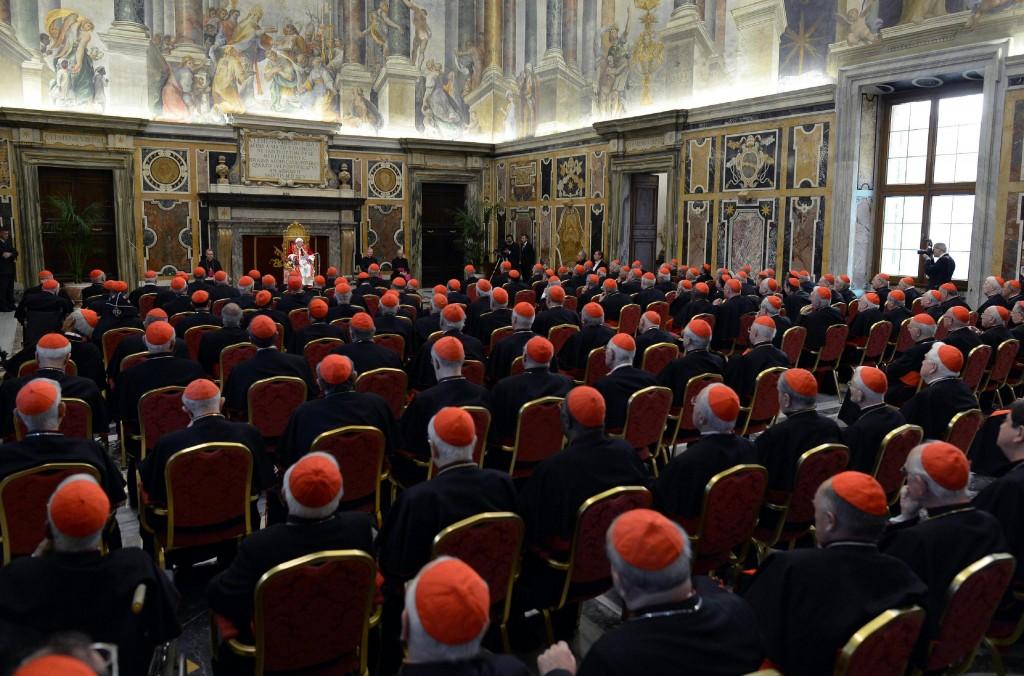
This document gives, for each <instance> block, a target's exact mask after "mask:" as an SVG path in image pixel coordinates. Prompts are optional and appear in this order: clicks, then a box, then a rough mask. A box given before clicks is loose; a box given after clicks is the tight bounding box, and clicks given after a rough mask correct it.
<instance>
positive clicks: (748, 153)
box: [722, 129, 779, 191]
mask: <svg viewBox="0 0 1024 676" xmlns="http://www.w3.org/2000/svg"><path fill="white" fill-rule="evenodd" d="M778 171H779V130H778V129H768V130H764V131H755V132H744V133H741V134H732V135H729V136H726V137H725V148H724V152H723V153H722V182H723V190H726V191H741V190H768V189H772V188H775V187H776V186H777V185H778Z"/></svg>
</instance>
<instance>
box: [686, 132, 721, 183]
mask: <svg viewBox="0 0 1024 676" xmlns="http://www.w3.org/2000/svg"><path fill="white" fill-rule="evenodd" d="M714 147H715V139H714V138H713V137H710V136H708V137H706V138H701V139H690V140H689V141H688V142H687V144H686V192H688V193H707V192H711V191H712V189H713V188H712V186H713V185H714V162H713V161H712V157H713V155H714Z"/></svg>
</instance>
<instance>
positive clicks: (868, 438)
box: [843, 403, 906, 475]
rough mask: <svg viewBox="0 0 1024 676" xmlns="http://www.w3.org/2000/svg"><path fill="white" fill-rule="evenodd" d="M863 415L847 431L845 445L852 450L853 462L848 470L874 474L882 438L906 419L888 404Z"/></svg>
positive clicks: (880, 405)
mask: <svg viewBox="0 0 1024 676" xmlns="http://www.w3.org/2000/svg"><path fill="white" fill-rule="evenodd" d="M853 408H857V407H856V406H853ZM859 413H860V415H859V416H858V417H857V419H856V420H855V421H853V423H851V424H850V425H849V426H848V427H847V428H846V429H844V430H843V443H844V444H846V445H847V446H849V448H850V462H849V463H848V464H847V465H846V468H847V469H849V470H853V471H856V472H864V473H865V474H871V475H874V473H875V461H876V460H877V459H878V453H879V452H880V451H881V450H882V439H884V438H885V435H886V434H888V433H889V432H892V431H893V430H894V429H896V428H897V427H899V426H900V425H903V424H904V423H906V420H905V419H904V418H903V414H902V413H900V412H899V410H898V409H895V408H893V407H892V406H889V405H888V404H884V403H883V404H877V405H875V406H871V407H869V408H864V409H860V410H859Z"/></svg>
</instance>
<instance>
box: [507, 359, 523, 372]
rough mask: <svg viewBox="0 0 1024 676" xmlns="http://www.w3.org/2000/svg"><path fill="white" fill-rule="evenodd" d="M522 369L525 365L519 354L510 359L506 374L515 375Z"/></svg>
mask: <svg viewBox="0 0 1024 676" xmlns="http://www.w3.org/2000/svg"><path fill="white" fill-rule="evenodd" d="M524 369H525V367H524V366H523V356H522V355H519V356H518V357H516V358H515V359H513V360H512V365H511V366H509V369H508V374H509V375H510V376H517V375H519V374H520V373H522V372H523V370H524Z"/></svg>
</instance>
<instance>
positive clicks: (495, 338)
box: [487, 326, 512, 354]
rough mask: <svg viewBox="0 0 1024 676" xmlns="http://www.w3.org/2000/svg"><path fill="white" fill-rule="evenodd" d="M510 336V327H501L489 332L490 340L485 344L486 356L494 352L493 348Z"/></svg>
mask: <svg viewBox="0 0 1024 676" xmlns="http://www.w3.org/2000/svg"><path fill="white" fill-rule="evenodd" d="M511 335H512V327H511V326H502V327H499V328H497V329H494V331H491V339H490V341H489V342H488V344H487V348H488V354H490V353H491V352H494V346H495V345H497V344H498V343H500V342H501V341H503V340H505V339H506V338H508V337H509V336H511Z"/></svg>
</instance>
